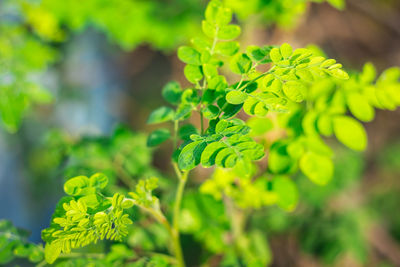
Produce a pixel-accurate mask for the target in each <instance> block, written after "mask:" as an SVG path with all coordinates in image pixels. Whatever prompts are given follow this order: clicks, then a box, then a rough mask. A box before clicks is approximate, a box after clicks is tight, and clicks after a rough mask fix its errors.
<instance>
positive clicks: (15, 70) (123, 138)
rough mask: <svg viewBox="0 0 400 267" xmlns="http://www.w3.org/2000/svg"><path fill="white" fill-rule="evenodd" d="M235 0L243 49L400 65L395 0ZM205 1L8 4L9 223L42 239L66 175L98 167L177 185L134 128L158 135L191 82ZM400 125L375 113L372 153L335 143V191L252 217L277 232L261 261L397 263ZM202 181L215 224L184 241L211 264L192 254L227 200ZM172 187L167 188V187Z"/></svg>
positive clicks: (3, 84)
mask: <svg viewBox="0 0 400 267" xmlns="http://www.w3.org/2000/svg"><path fill="white" fill-rule="evenodd" d="M226 2H227V4H228V5H230V6H231V7H232V8H233V9H234V10H235V11H236V12H237V16H236V20H237V22H239V23H240V24H241V25H242V27H243V31H244V32H243V34H242V36H241V42H242V43H243V44H257V45H263V44H281V43H283V42H288V43H291V44H292V45H293V46H294V47H302V46H307V45H309V44H315V45H317V46H319V47H320V48H321V49H323V50H324V51H325V52H326V53H327V54H328V55H329V56H330V57H333V58H336V59H338V61H340V62H343V63H344V65H345V66H346V67H347V69H349V70H352V69H353V70H360V68H361V66H362V65H363V64H364V63H365V62H367V61H370V62H373V63H374V64H375V65H376V66H377V68H378V70H379V71H380V70H383V69H385V68H388V67H391V66H399V65H400V49H399V47H400V2H399V1H398V0H347V1H346V7H344V9H343V10H340V9H342V2H341V1H329V2H330V3H326V2H324V1H316V2H323V3H314V2H313V3H311V2H308V1H304V0H282V1H279V0H248V1H240V0H232V1H226ZM205 5H206V1H200V0H170V1H162V0H159V1H157V0H152V1H150V0H148V1H139V0H130V1H128V0H116V1H106V0H86V1H77V0H69V1H54V0H53V1H52V0H42V1H28V0H16V1H14V0H11V1H5V0H0V113H1V116H2V120H3V124H2V125H3V126H2V127H3V128H4V130H2V131H1V132H0V219H8V220H11V221H12V222H13V223H14V224H15V225H16V226H18V227H21V228H24V229H27V230H29V231H31V232H32V235H31V237H30V240H31V241H33V242H40V240H41V239H40V231H41V230H42V229H43V228H45V227H47V226H48V223H49V220H50V216H51V214H52V212H53V210H54V206H55V203H56V202H57V200H58V199H59V197H60V196H61V195H62V194H63V192H62V184H63V181H64V179H65V178H69V177H72V176H75V175H78V174H85V175H90V174H92V173H93V172H94V171H96V172H100V171H101V172H104V173H106V174H107V175H108V176H109V177H111V178H113V177H117V176H118V177H120V179H121V180H123V179H124V178H121V177H125V176H128V177H136V178H141V177H139V176H143V175H145V176H147V175H152V174H154V173H158V172H163V173H165V174H166V176H168V175H167V174H168V173H169V172H170V171H171V170H170V166H169V164H168V161H166V160H164V159H165V157H168V156H169V153H170V152H171V151H170V149H169V148H168V147H165V148H162V149H160V150H157V151H150V150H149V149H147V148H146V146H145V140H146V137H145V135H144V134H142V133H139V132H146V131H147V132H149V131H150V130H151V127H149V126H147V125H146V119H147V115H148V114H149V112H150V111H151V110H152V109H153V108H154V107H157V106H159V105H160V104H161V103H162V100H161V97H160V92H161V88H162V86H163V85H164V84H165V83H166V82H167V81H169V80H177V81H180V82H181V83H183V84H186V81H185V80H184V77H183V74H182V67H183V65H182V63H180V62H179V61H178V60H177V57H176V55H175V52H174V51H175V50H174V49H175V48H176V47H177V46H178V45H180V44H184V43H187V42H188V40H189V38H190V37H191V36H192V34H193V32H196V31H198V30H199V25H200V21H201V19H202V14H203V9H204V7H205ZM243 5H246V6H247V7H250V8H246V9H244V8H243ZM39 85H40V86H39ZM41 87H43V88H46V90H45V91H42V89H41ZM15 88H17V89H15ZM24 88H29V91H26V92H25V91H24ZM13 90H14V91H18V93H15V92H14V91H13ZM46 92H50V94H49V93H46ZM50 95H52V97H51V96H50ZM51 98H53V99H51ZM11 103H12V104H13V105H11ZM399 121H400V111H399V110H397V111H395V112H387V111H378V113H377V117H376V119H375V121H374V122H372V123H369V124H367V125H366V127H367V130H368V136H369V148H368V150H367V152H366V153H364V154H360V153H354V152H349V151H348V150H346V149H344V148H343V147H341V146H339V145H338V146H337V148H336V149H335V150H336V153H337V156H336V173H335V178H334V179H333V180H332V182H331V183H330V184H329V185H327V186H325V187H318V186H316V185H313V184H311V183H310V182H309V181H308V180H307V179H304V178H303V179H296V182H297V183H298V185H299V188H300V198H301V199H300V205H299V207H298V208H297V209H296V210H295V211H294V212H293V213H285V212H283V211H281V210H279V209H278V208H263V209H262V210H259V211H257V212H254V216H253V218H252V219H251V221H250V222H249V224H250V226H249V228H251V227H252V226H254V227H255V228H257V229H261V230H262V231H263V232H262V233H260V232H252V233H251V234H252V235H255V236H257V235H267V236H268V240H269V245H268V246H269V247H268V248H267V249H266V250H265V249H264V250H261V251H262V252H263V253H265V251H269V252H268V253H270V254H271V255H273V259H270V261H271V262H272V266H307V267H308V266H325V265H334V266H400V214H398V213H397V210H398V207H399V206H400V179H399V178H400V124H399ZM119 125H124V126H119ZM17 129H18V130H17ZM128 129H129V130H128ZM131 131H133V132H131ZM152 154H153V155H154V157H152ZM120 164H122V165H120ZM121 166H122V168H121ZM205 174H207V173H204V172H201V171H199V172H197V177H194V178H193V180H192V181H191V184H190V186H191V187H192V189H191V190H192V191H191V190H190V189H189V192H190V193H189V194H188V195H187V196H186V201H185V204H184V209H185V207H186V208H188V207H190V206H191V205H192V208H193V205H194V206H198V205H200V204H199V203H202V205H203V206H202V207H203V208H198V210H197V212H198V213H205V214H207V215H205V216H207V218H209V219H208V220H207V221H200V222H197V224H198V225H197V228H196V231H197V235H193V234H189V233H190V229H188V234H186V235H184V237H183V244H184V245H183V246H184V250H185V252H186V253H187V254H188V255H192V257H191V259H190V260H189V262H188V265H189V266H198V264H199V262H200V258H201V257H204V255H201V256H197V258H196V256H195V255H196V254H197V251H196V250H197V249H198V248H199V247H200V245H199V244H200V243H202V242H205V241H204V240H205V239H208V241H207V242H208V243H207V242H206V247H210V250H211V251H214V250H215V251H218V249H219V247H218V241H217V240H213V239H212V238H211V236H213V234H215V233H214V232H212V231H213V228H211V230H210V228H209V226H210V225H211V224H213V225H217V226H215V229H214V230H215V231H217V233H218V231H221V229H224V221H223V220H222V221H221V220H220V218H219V217H218V216H217V214H215V210H216V209H218V205H219V204H218V203H214V202H215V201H214V200H212V199H209V198H207V197H204V196H203V197H199V195H197V194H196V190H197V189H196V186H197V185H198V184H200V183H201V182H202V181H203V180H204V177H207V175H205ZM164 183H165V184H166V185H165V188H168V183H169V182H168V179H165V181H164ZM191 192H193V193H191ZM166 195H167V196H166V198H167V199H168V194H166ZM199 198H201V199H199ZM203 198H204V199H203ZM185 205H187V206H185ZM211 207H213V208H212V210H210V209H211ZM203 215H204V214H203ZM203 215H202V216H203ZM199 217H201V216H199ZM154 233H157V231H156V230H154ZM154 233H152V234H153V235H154ZM146 238H147V239H150V240H147V239H146ZM151 239H152V238H151V234H150V236H147V237H146V236H145V235H144V234H143V233H140V232H138V233H137V235H136V236H135V238H132V240H136V241H132V242H133V243H134V242H136V243H137V244H140V246H148V247H152V246H156V245H154V244H153V243H152V241H151ZM199 240H200V241H199ZM146 242H147V243H146ZM160 242H163V241H162V240H161V241H160ZM136 243H135V244H136ZM256 251H257V250H256ZM260 253H261V252H260ZM268 253H266V254H265V257H270V256H269V254H268ZM215 261H218V259H215Z"/></svg>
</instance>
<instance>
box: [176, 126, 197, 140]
mask: <svg viewBox="0 0 400 267" xmlns="http://www.w3.org/2000/svg"><path fill="white" fill-rule="evenodd" d="M192 134H198V132H197V128H196V127H195V126H194V125H193V124H185V125H182V126H181V127H180V128H179V131H178V135H179V138H180V139H182V140H190V136H191V135H192Z"/></svg>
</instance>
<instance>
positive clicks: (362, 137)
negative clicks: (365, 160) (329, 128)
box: [333, 116, 367, 151]
mask: <svg viewBox="0 0 400 267" xmlns="http://www.w3.org/2000/svg"><path fill="white" fill-rule="evenodd" d="M333 130H334V132H335V135H336V138H337V139H338V140H339V141H340V142H342V143H343V144H344V145H346V146H348V147H349V148H351V149H353V150H358V151H362V150H365V148H366V147H367V133H366V132H365V129H364V127H363V126H362V124H361V123H359V122H358V121H356V120H355V119H353V118H350V117H347V116H336V117H335V118H334V119H333Z"/></svg>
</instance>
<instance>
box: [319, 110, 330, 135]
mask: <svg viewBox="0 0 400 267" xmlns="http://www.w3.org/2000/svg"><path fill="white" fill-rule="evenodd" d="M317 128H318V131H319V132H320V133H321V134H323V135H325V136H331V135H332V134H333V121H332V117H331V116H330V115H329V114H321V115H320V116H319V117H318V119H317Z"/></svg>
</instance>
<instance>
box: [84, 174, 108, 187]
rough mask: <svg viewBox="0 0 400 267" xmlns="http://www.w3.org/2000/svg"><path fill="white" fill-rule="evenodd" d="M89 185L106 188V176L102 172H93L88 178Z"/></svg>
mask: <svg viewBox="0 0 400 267" xmlns="http://www.w3.org/2000/svg"><path fill="white" fill-rule="evenodd" d="M89 180H90V186H92V187H97V188H100V189H104V188H106V186H107V184H108V177H107V176H105V175H104V174H102V173H95V174H93V175H92V176H90V178H89Z"/></svg>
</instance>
